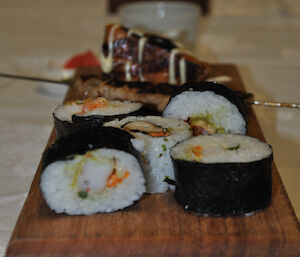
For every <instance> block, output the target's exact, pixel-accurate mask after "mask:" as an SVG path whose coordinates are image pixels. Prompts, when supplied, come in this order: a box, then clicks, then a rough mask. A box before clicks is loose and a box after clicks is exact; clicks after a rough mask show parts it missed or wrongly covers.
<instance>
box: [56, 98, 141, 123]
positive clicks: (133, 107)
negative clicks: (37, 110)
mask: <svg viewBox="0 0 300 257" xmlns="http://www.w3.org/2000/svg"><path fill="white" fill-rule="evenodd" d="M82 107H83V101H74V102H70V103H66V104H61V105H59V106H58V107H57V108H56V109H55V110H54V116H55V117H57V118H58V119H59V120H62V121H69V122H72V115H74V114H77V115H78V116H83V117H86V116H91V115H101V116H113V115H119V114H128V113H131V112H134V111H137V110H139V109H140V108H141V107H142V104H141V103H134V102H130V101H118V100H115V101H110V100H107V105H106V106H105V107H102V108H96V109H94V110H92V111H88V112H86V113H84V114H80V112H81V111H82Z"/></svg>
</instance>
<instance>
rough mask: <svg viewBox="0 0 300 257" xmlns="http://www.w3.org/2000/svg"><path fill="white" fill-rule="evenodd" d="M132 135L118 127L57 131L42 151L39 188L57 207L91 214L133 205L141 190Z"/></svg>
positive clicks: (74, 212) (141, 173)
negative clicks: (63, 133)
mask: <svg viewBox="0 0 300 257" xmlns="http://www.w3.org/2000/svg"><path fill="white" fill-rule="evenodd" d="M131 138H132V136H131V135H130V134H129V133H127V132H125V131H122V130H119V129H116V128H103V129H102V130H100V131H97V132H96V131H82V132H80V134H79V133H74V134H72V135H69V137H61V138H60V139H58V140H56V141H55V142H54V143H53V144H52V145H51V146H50V147H49V148H48V149H47V150H46V151H45V152H44V154H43V162H42V173H41V177H40V188H41V191H42V194H43V196H44V199H45V200H46V202H47V204H48V206H49V207H50V208H51V209H53V210H54V211H55V212H57V213H67V214H69V215H80V214H83V215H92V214H95V213H103V212H112V211H116V210H118V209H122V208H125V207H127V206H130V205H132V204H133V203H134V202H135V201H136V200H138V199H140V198H141V196H142V195H143V193H144V192H145V190H146V188H145V179H144V175H143V172H142V169H141V165H140V156H139V153H138V152H137V151H136V150H135V149H134V148H133V146H132V145H131V143H130V139H131Z"/></svg>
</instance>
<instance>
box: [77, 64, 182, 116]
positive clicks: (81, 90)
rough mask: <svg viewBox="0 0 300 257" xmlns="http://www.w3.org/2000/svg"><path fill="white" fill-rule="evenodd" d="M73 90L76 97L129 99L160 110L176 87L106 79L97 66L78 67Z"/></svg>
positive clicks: (150, 108) (148, 107) (151, 108)
mask: <svg viewBox="0 0 300 257" xmlns="http://www.w3.org/2000/svg"><path fill="white" fill-rule="evenodd" d="M74 81H75V91H76V93H77V94H78V98H84V99H85V98H96V97H99V96H103V97H105V98H107V99H110V100H130V101H133V102H140V103H142V104H143V105H144V106H145V107H146V109H147V110H154V111H158V112H162V111H163V110H164V108H165V107H166V105H167V103H168V101H169V98H170V96H171V95H172V94H173V93H174V92H175V91H176V89H178V87H177V86H174V85H170V84H167V83H162V84H153V83H150V82H126V81H118V80H112V79H110V80H106V79H105V78H103V77H102V75H101V69H100V68H99V67H98V68H96V67H84V68H80V69H79V70H78V71H77V73H76V74H75V78H74Z"/></svg>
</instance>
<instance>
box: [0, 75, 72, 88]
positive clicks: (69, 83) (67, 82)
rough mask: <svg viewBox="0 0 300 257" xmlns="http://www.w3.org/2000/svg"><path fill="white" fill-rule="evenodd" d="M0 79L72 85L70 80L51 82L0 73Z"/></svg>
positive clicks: (51, 80) (43, 79) (49, 80)
mask: <svg viewBox="0 0 300 257" xmlns="http://www.w3.org/2000/svg"><path fill="white" fill-rule="evenodd" d="M0 77H4V78H11V79H22V80H30V81H40V82H47V83H56V84H62V85H68V86H72V85H73V83H72V81H70V80H53V79H45V78H36V77H28V76H19V75H12V74H5V73H0Z"/></svg>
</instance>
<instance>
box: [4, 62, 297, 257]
mask: <svg viewBox="0 0 300 257" xmlns="http://www.w3.org/2000/svg"><path fill="white" fill-rule="evenodd" d="M211 75H212V76H217V75H227V76H230V77H231V78H232V81H231V82H229V83H226V84H227V85H228V86H229V87H231V88H232V89H238V90H245V89H244V86H243V84H242V81H241V79H240V76H239V74H238V71H237V69H236V68H235V66H233V65H213V66H212V74H211ZM75 95H76V93H75V92H72V90H70V91H69V92H68V94H67V96H66V99H72V98H74V96H75ZM248 134H249V135H251V136H254V137H257V138H259V139H261V140H263V141H264V137H263V135H262V132H261V129H260V127H259V124H258V122H257V119H256V117H255V115H254V113H253V111H252V109H251V108H250V117H249V126H248ZM54 138H55V135H54V133H52V135H51V137H50V139H49V142H51V141H52V140H53V139H54ZM275 162H276V160H275ZM39 176H40V166H39V168H38V170H37V172H36V175H35V177H34V179H33V182H32V185H31V188H30V192H29V195H28V197H27V199H26V202H25V204H24V206H23V209H22V211H21V214H20V216H19V219H18V221H17V224H16V226H15V229H14V232H13V234H12V237H11V240H10V243H9V245H8V249H7V252H6V256H7V257H8V256H73V257H74V256H101V257H119V256H123V257H133V256H136V257H138V256H144V257H151V256H157V257H161V256H164V257H169V256H170V257H171V256H172V257H175V256H186V257H196V256H203V257H204V256H205V257H209V256H222V257H227V256H256V257H258V256H263V257H276V256H284V257H294V256H295V257H296V256H300V232H299V224H298V222H297V219H296V216H295V213H294V211H293V209H292V206H291V203H290V201H289V199H288V197H287V194H286V191H285V188H284V186H283V184H282V181H281V179H280V177H279V174H278V171H277V169H276V166H275V165H274V167H273V193H272V204H271V206H270V207H269V208H267V209H266V210H264V211H262V212H259V213H257V214H255V215H252V216H250V217H236V218H231V217H228V218H216V217H214V218H204V217H200V216H196V215H193V214H191V213H187V212H185V211H184V210H183V209H182V208H181V206H179V205H177V204H176V202H175V200H174V199H173V194H172V192H168V193H164V194H155V195H149V194H145V195H144V196H143V197H142V199H141V200H140V201H139V202H137V203H136V204H135V205H133V206H131V207H129V208H126V209H124V210H121V211H117V212H114V213H109V214H97V215H92V216H67V215H64V214H55V213H54V212H53V211H51V210H50V209H49V208H48V207H47V205H46V203H45V201H44V200H43V198H42V195H41V191H40V188H39Z"/></svg>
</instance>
